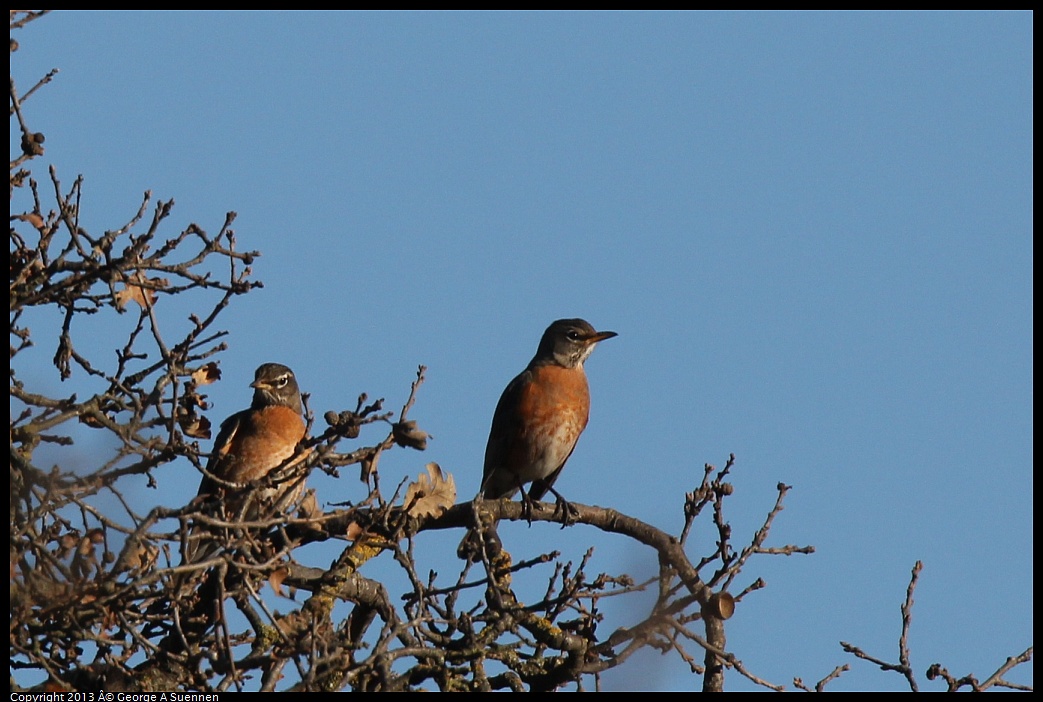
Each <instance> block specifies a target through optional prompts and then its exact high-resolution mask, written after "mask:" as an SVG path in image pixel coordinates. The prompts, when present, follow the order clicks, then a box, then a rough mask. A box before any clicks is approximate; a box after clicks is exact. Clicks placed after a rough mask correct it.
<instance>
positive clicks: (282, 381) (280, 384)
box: [275, 375, 290, 388]
mask: <svg viewBox="0 0 1043 702" xmlns="http://www.w3.org/2000/svg"><path fill="white" fill-rule="evenodd" d="M288 382H290V376H288V375H280V376H279V377H278V378H276V379H275V387H277V388H284V387H286V383H288Z"/></svg>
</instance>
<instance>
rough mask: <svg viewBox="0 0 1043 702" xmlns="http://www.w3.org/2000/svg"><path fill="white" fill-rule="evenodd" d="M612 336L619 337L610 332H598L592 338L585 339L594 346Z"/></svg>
mask: <svg viewBox="0 0 1043 702" xmlns="http://www.w3.org/2000/svg"><path fill="white" fill-rule="evenodd" d="M614 336H619V334H617V333H615V332H610V331H603V332H598V333H596V334H594V335H593V336H592V337H590V338H589V339H587V341H588V342H589V343H591V344H596V343H598V342H599V341H604V340H605V339H611V338H612V337H614Z"/></svg>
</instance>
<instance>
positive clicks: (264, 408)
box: [187, 363, 305, 562]
mask: <svg viewBox="0 0 1043 702" xmlns="http://www.w3.org/2000/svg"><path fill="white" fill-rule="evenodd" d="M250 387H252V388H253V389H254V396H253V402H252V403H251V404H250V408H249V409H245V410H243V411H241V412H236V413H235V414H233V415H232V416H231V417H229V418H228V419H226V420H225V421H223V422H222V423H221V429H220V431H218V433H217V439H216V440H215V441H214V450H213V451H212V452H211V454H210V460H209V461H208V462H207V465H206V473H205V474H204V475H203V480H202V481H201V482H200V484H199V495H207V496H211V497H216V496H224V497H225V501H224V512H225V518H226V519H228V520H246V521H249V520H253V519H258V518H262V517H264V516H266V515H267V514H271V513H274V512H278V511H280V510H283V509H285V508H286V507H288V506H290V505H292V504H293V503H294V502H296V501H297V499H298V498H299V497H300V495H301V493H302V491H303V490H304V478H303V476H291V477H290V478H289V479H285V480H282V481H280V480H278V476H271V477H272V478H273V484H271V485H264V486H257V485H255V483H256V481H259V480H262V479H263V478H267V477H270V474H271V473H272V472H273V471H275V469H277V468H281V467H285V466H284V464H285V463H286V462H287V461H288V460H289V459H290V457H292V456H293V453H294V451H295V450H296V448H297V444H298V443H300V441H301V439H303V438H304V433H305V424H304V419H303V417H302V416H301V415H302V414H303V407H302V405H301V391H300V388H299V387H298V386H297V378H296V377H294V375H293V371H292V370H290V369H289V368H287V367H286V366H284V365H282V364H279V363H265V364H264V365H262V366H260V367H258V369H257V371H256V372H255V373H254V381H253V382H252V383H250ZM207 550H208V549H205V548H204V549H202V550H201V549H200V547H199V546H198V545H197V542H196V540H193V541H190V542H189V548H188V558H187V562H198V561H200V560H202V558H201V557H200V556H201V555H202V556H204V557H205V555H206V554H205V553H204V552H205V551H207Z"/></svg>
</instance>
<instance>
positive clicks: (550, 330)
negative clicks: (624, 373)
mask: <svg viewBox="0 0 1043 702" xmlns="http://www.w3.org/2000/svg"><path fill="white" fill-rule="evenodd" d="M613 336H616V332H611V331H603V332H599V331H596V330H595V329H594V327H592V326H591V325H590V323H589V322H587V321H585V320H582V319H559V320H558V321H556V322H554V323H552V324H551V325H550V326H549V327H547V331H545V332H543V337H542V338H541V339H540V345H539V347H538V348H537V349H536V355H535V356H533V358H532V360H531V361H529V365H528V366H526V368H525V370H523V371H522V372H521V373H520V374H519V375H518V376H517V377H516V378H515V379H514V380H512V381H511V382H510V383H509V384H508V385H507V388H506V389H505V390H504V391H503V395H501V396H500V401H499V402H498V403H496V411H495V412H494V413H493V423H492V428H491V429H490V430H489V442H488V443H487V444H486V446H485V472H484V474H483V476H482V487H481V491H480V495H481V497H482V498H484V499H487V500H495V499H499V498H502V497H508V498H509V497H512V496H513V495H514V494H515V493H516V492H517V491H518V490H519V489H521V488H522V487H523V486H524V485H525V484H526V483H532V486H531V487H530V488H529V494H528V498H525V496H524V495H523V499H526V500H527V501H530V502H531V501H533V500H539V499H541V498H542V497H543V496H544V495H545V494H546V493H547V491H550V492H552V493H554V495H555V496H556V497H557V498H558V501H559V503H564V500H563V499H562V497H561V495H559V494H558V493H557V491H555V490H554V487H553V485H554V481H555V480H557V479H558V475H559V474H560V473H561V469H562V468H564V467H565V462H566V461H568V460H569V456H571V455H572V451H573V449H575V448H576V442H577V441H578V440H579V435H580V434H582V433H583V429H584V428H586V426H587V419H588V417H589V415H590V389H589V388H588V386H587V374H586V373H584V372H583V362H584V361H585V360H587V357H588V356H590V354H591V352H592V351H593V350H594V347H595V346H596V345H597V343H598V342H599V341H604V340H605V339H611V338H612V337H613ZM562 508H563V509H567V505H566V504H562ZM566 516H567V513H566ZM470 544H473V536H472V535H471V534H470V533H469V534H468V535H467V536H465V537H464V540H463V542H461V544H460V548H459V549H458V553H460V555H461V557H465V554H467V553H468V552H469V551H470V550H471V546H470Z"/></svg>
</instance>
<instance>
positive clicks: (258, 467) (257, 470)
mask: <svg viewBox="0 0 1043 702" xmlns="http://www.w3.org/2000/svg"><path fill="white" fill-rule="evenodd" d="M304 431H305V425H304V420H303V419H302V418H301V415H299V414H297V412H295V411H294V410H292V409H290V408H289V407H282V406H279V405H276V406H272V407H265V408H264V409H262V410H260V411H257V412H250V413H247V416H246V417H244V418H243V419H242V421H241V424H240V425H239V427H238V428H237V429H236V431H235V434H234V435H233V436H232V439H231V442H230V443H229V446H228V451H227V454H226V455H225V457H224V459H223V460H222V461H221V466H220V471H219V473H220V475H221V477H223V478H224V479H225V480H228V481H230V482H237V483H238V482H243V483H246V482H250V481H252V480H259V479H260V478H263V477H264V476H266V475H268V473H269V472H270V471H272V470H273V469H275V468H278V467H279V465H281V464H282V463H283V462H284V461H285V460H286V459H288V458H289V457H290V456H292V455H293V450H294V448H295V447H296V446H297V444H298V443H299V442H300V440H301V439H302V438H304Z"/></svg>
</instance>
